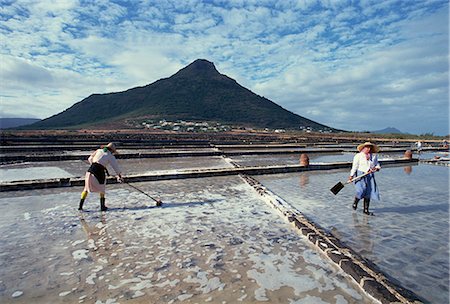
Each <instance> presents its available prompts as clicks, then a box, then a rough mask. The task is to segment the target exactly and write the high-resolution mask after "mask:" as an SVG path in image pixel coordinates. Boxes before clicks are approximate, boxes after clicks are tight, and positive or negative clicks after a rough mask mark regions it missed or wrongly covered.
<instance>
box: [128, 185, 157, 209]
mask: <svg viewBox="0 0 450 304" xmlns="http://www.w3.org/2000/svg"><path fill="white" fill-rule="evenodd" d="M124 183H125V184H127V185H128V186H130V187H131V188H133V189H135V190H137V191H139V192H141V193H142V194H144V195H146V196H148V197H149V198H151V199H152V200H154V201H155V202H156V206H158V207H160V206H162V201H161V199H159V198H154V197H152V196H150V195H148V194H147V193H145V192H144V191H142V190H141V189H139V188H137V187H135V186H133V185H132V184H130V183H127V182H124Z"/></svg>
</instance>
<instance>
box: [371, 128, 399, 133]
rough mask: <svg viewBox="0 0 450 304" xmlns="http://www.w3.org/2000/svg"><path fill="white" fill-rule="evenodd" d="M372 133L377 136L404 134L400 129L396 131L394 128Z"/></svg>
mask: <svg viewBox="0 0 450 304" xmlns="http://www.w3.org/2000/svg"><path fill="white" fill-rule="evenodd" d="M370 133H375V134H403V132H402V131H400V130H399V129H396V128H394V127H387V128H384V129H382V130H377V131H370Z"/></svg>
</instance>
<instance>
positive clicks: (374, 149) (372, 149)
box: [357, 141, 380, 153]
mask: <svg viewBox="0 0 450 304" xmlns="http://www.w3.org/2000/svg"><path fill="white" fill-rule="evenodd" d="M367 146H369V147H371V149H370V150H371V152H373V153H378V152H379V151H380V148H379V147H378V146H377V145H376V144H373V143H371V142H370V141H366V142H365V143H363V144H360V145H358V148H357V149H358V151H359V152H361V150H362V149H363V148H364V147H367Z"/></svg>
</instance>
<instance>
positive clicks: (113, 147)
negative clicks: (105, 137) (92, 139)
mask: <svg viewBox="0 0 450 304" xmlns="http://www.w3.org/2000/svg"><path fill="white" fill-rule="evenodd" d="M102 148H108V150H109V151H111V153H116V154H117V150H116V145H115V144H114V143H112V142H110V143H109V144H107V145H106V146H103V147H102Z"/></svg>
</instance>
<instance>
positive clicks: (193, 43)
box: [0, 0, 449, 135]
mask: <svg viewBox="0 0 450 304" xmlns="http://www.w3.org/2000/svg"><path fill="white" fill-rule="evenodd" d="M0 3H1V8H0V18H1V19H0V20H1V21H0V43H1V48H0V52H1V54H0V56H1V61H0V76H1V84H0V88H1V92H0V98H1V111H0V116H2V117H37V118H45V117H49V116H51V115H53V114H56V113H59V112H61V111H63V110H64V109H66V108H68V107H69V106H71V105H72V104H74V103H76V102H78V101H80V100H82V99H83V98H85V97H87V96H89V95H91V94H93V93H108V92H117V91H122V90H126V89H129V88H132V87H136V86H142V85H146V84H149V83H152V82H154V81H156V80H158V79H160V78H166V77H169V76H171V75H172V74H174V73H175V72H177V71H178V70H179V69H180V68H182V67H184V66H185V65H187V64H189V63H191V62H192V61H194V60H195V59H197V58H203V59H207V60H209V61H212V62H214V64H215V66H216V68H217V69H218V70H219V72H221V73H222V74H226V75H227V76H229V77H231V78H234V79H236V81H238V82H239V83H240V84H241V85H243V86H245V87H247V88H249V89H250V90H252V91H253V92H255V93H257V94H259V95H262V96H265V97H267V98H269V99H270V100H272V101H274V102H276V103H278V104H279V105H281V106H283V107H284V108H286V109H288V110H290V111H292V112H294V113H296V114H299V115H301V116H304V117H307V118H309V119H312V120H315V121H317V122H320V123H323V124H326V125H329V126H331V127H335V128H340V129H345V130H352V131H360V130H378V129H382V128H385V127H388V126H391V127H396V128H398V129H400V130H401V131H403V132H409V133H415V134H423V133H434V134H436V135H446V134H449V101H448V98H449V91H448V80H449V79H448V76H449V75H448V67H449V64H448V63H449V62H448V60H449V37H448V31H449V25H448V15H449V6H448V1H447V0H429V1H428V0H411V1H409V0H402V1H396V0H393V1H382V0H374V1H372V0H361V1H337V0H336V1H332V0H322V1H319V0H317V1H313V0H297V1H290V0H284V1H277V0H273V1H269V0H267V1H238V0H234V1H233V0H231V1H225V0H215V1H214V0H210V1H194V0H191V1H179V0H167V1H144V0H129V1H127V0H116V1H113V0H110V1H106V0H96V1H79V0H40V1H37V0H33V1H26V0H20V1H7V0H0Z"/></svg>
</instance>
